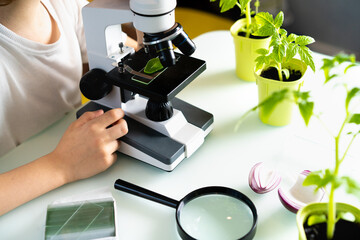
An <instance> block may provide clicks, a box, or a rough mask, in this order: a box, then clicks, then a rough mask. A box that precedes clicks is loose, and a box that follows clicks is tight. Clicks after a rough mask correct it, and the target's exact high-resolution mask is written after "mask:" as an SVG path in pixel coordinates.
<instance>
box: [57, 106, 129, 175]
mask: <svg viewBox="0 0 360 240" xmlns="http://www.w3.org/2000/svg"><path fill="white" fill-rule="evenodd" d="M123 117H124V112H123V111H122V110H121V109H112V110H110V111H108V112H106V113H104V112H103V111H102V110H98V111H95V112H87V113H85V114H83V115H82V116H81V117H80V118H79V119H78V120H76V121H75V122H73V123H72V124H71V125H70V126H69V128H68V129H67V130H66V132H65V134H64V136H63V137H62V139H61V140H60V143H59V144H58V146H57V147H56V149H55V150H54V151H53V152H52V153H50V155H52V156H51V159H52V160H53V161H54V163H55V164H56V165H57V168H58V169H59V171H62V174H63V176H64V178H65V182H72V181H76V180H79V179H83V178H88V177H91V176H93V175H95V174H97V173H100V172H102V171H104V170H106V169H107V168H108V167H110V166H111V165H112V164H113V163H114V162H115V160H116V159H117V155H116V153H115V151H116V150H117V149H118V148H119V144H120V143H119V141H118V140H117V139H118V138H120V137H122V136H124V135H125V134H126V133H127V132H128V128H127V123H126V121H125V120H124V119H123Z"/></svg>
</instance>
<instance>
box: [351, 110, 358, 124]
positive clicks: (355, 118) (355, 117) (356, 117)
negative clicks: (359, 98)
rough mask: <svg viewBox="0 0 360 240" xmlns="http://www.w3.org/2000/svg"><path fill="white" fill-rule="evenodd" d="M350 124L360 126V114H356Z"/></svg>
mask: <svg viewBox="0 0 360 240" xmlns="http://www.w3.org/2000/svg"><path fill="white" fill-rule="evenodd" d="M349 123H355V124H358V125H359V124H360V113H355V114H353V115H352V116H351V118H350V120H349Z"/></svg>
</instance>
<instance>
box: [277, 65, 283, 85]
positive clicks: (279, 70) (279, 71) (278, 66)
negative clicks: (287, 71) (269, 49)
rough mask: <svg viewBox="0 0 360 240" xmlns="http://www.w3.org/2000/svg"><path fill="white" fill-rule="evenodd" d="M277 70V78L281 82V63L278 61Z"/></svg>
mask: <svg viewBox="0 0 360 240" xmlns="http://www.w3.org/2000/svg"><path fill="white" fill-rule="evenodd" d="M277 71H278V75H279V80H280V81H281V82H282V81H283V77H282V68H281V63H278V64H277Z"/></svg>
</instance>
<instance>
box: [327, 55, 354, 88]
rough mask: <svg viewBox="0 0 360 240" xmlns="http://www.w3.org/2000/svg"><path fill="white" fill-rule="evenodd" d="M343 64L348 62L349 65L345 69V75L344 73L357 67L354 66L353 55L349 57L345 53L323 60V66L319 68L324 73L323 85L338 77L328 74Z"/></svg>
mask: <svg viewBox="0 0 360 240" xmlns="http://www.w3.org/2000/svg"><path fill="white" fill-rule="evenodd" d="M345 62H348V63H349V65H348V66H347V67H346V68H345V70H344V74H346V72H347V71H348V70H349V69H350V68H352V67H355V66H358V64H356V59H355V55H354V54H350V55H349V54H345V53H339V54H337V55H335V56H334V57H333V58H331V59H328V58H324V59H323V65H322V66H321V69H322V70H323V71H324V75H325V82H324V84H325V83H327V82H329V81H330V80H331V79H333V78H335V77H337V76H338V74H331V73H330V72H331V70H332V69H333V68H335V67H336V66H338V65H340V64H342V63H345Z"/></svg>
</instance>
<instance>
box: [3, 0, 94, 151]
mask: <svg viewBox="0 0 360 240" xmlns="http://www.w3.org/2000/svg"><path fill="white" fill-rule="evenodd" d="M42 2H43V4H44V5H45V6H46V8H47V9H48V11H49V12H50V14H51V15H52V17H53V18H54V19H55V21H56V23H57V25H58V28H59V31H60V34H61V36H60V38H59V39H58V41H56V42H55V43H53V44H48V45H46V44H41V43H37V42H34V41H31V40H28V39H25V38H23V37H20V36H18V35H16V34H15V33H14V32H12V31H11V30H9V29H7V28H6V27H4V26H3V25H1V24H0V101H1V104H0V156H1V155H3V154H5V153H6V152H8V151H9V150H10V149H12V148H14V147H15V146H17V145H18V144H20V143H22V142H23V141H25V140H26V139H27V138H29V137H30V136H32V135H34V134H35V133H37V132H39V131H41V130H43V129H44V128H46V127H47V126H49V125H50V124H52V123H54V122H55V121H57V120H59V119H60V118H61V117H62V116H63V115H64V114H65V113H67V112H69V111H71V110H73V109H74V108H75V107H77V106H79V105H80V103H81V96H80V90H79V81H80V78H81V75H82V64H83V63H86V62H87V56H86V50H85V36H84V33H83V23H82V17H81V8H82V7H83V6H84V5H85V4H87V3H88V2H87V1H85V0H61V1H60V0H43V1H42Z"/></svg>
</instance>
